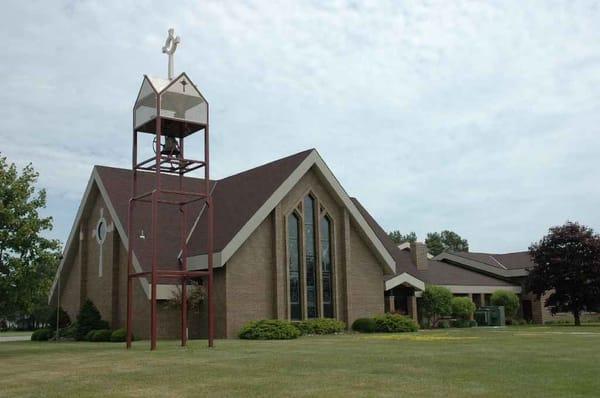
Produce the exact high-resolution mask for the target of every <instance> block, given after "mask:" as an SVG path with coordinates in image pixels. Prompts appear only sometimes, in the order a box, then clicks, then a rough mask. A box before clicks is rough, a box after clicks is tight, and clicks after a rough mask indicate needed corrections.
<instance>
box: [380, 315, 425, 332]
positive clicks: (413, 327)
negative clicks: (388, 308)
mask: <svg viewBox="0 0 600 398" xmlns="http://www.w3.org/2000/svg"><path fill="white" fill-rule="evenodd" d="M374 320H375V325H376V328H375V330H376V331H377V332H382V333H397V332H416V331H417V330H419V326H418V325H417V323H416V322H415V321H413V320H412V319H411V318H409V317H406V316H403V315H399V314H384V315H378V316H376V317H375V318H374Z"/></svg>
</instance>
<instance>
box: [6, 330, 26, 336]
mask: <svg viewBox="0 0 600 398" xmlns="http://www.w3.org/2000/svg"><path fill="white" fill-rule="evenodd" d="M31 333H33V332H23V331H14V330H9V331H7V332H0V337H21V336H31Z"/></svg>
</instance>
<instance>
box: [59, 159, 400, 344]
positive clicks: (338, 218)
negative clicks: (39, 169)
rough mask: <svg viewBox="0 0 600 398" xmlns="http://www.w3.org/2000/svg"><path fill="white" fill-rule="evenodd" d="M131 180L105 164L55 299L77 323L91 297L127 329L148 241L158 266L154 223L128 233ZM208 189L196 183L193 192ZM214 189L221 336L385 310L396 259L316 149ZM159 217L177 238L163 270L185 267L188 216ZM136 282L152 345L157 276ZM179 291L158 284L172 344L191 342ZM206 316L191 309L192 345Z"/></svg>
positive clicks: (136, 325)
mask: <svg viewBox="0 0 600 398" xmlns="http://www.w3.org/2000/svg"><path fill="white" fill-rule="evenodd" d="M138 178H139V184H140V185H141V186H142V187H147V188H150V187H151V186H152V183H153V178H154V176H153V173H148V172H146V173H139V174H138ZM131 179H132V171H131V170H128V169H118V168H111V167H103V166H95V167H94V169H93V171H92V175H91V176H90V180H89V182H88V185H87V188H86V190H85V193H84V195H83V199H82V201H81V205H80V207H79V210H78V212H77V215H76V218H75V222H74V224H73V228H72V231H71V233H70V236H69V238H68V241H67V244H66V247H65V251H64V256H63V260H62V262H61V264H60V269H59V271H58V274H57V279H56V280H55V283H54V285H53V288H52V291H51V295H50V300H51V302H52V303H54V304H56V299H57V297H58V296H59V295H60V305H61V306H62V307H63V308H64V309H65V310H66V311H67V312H68V313H69V316H70V317H71V318H73V319H74V318H75V316H76V314H77V312H78V310H79V308H80V306H81V304H82V303H83V301H84V300H85V299H87V298H89V299H91V300H92V301H93V302H94V304H95V305H96V306H97V307H98V309H99V310H100V312H101V314H102V317H103V318H104V319H106V320H107V321H109V323H110V324H111V327H112V328H118V327H124V326H125V319H126V301H127V298H126V291H127V249H128V244H129V242H130V241H131V240H137V241H138V242H137V243H136V245H135V247H136V248H139V249H137V250H136V251H135V259H134V260H135V261H134V266H135V267H136V268H137V271H138V272H142V271H144V270H148V269H149V267H150V261H149V253H148V250H144V249H145V248H146V246H145V241H148V240H149V239H150V237H149V236H147V235H149V233H148V231H150V230H151V226H150V225H149V224H150V223H149V219H150V216H149V214H146V216H147V217H146V218H145V219H144V218H142V220H141V222H140V224H139V225H136V228H135V229H134V233H132V234H131V236H128V234H127V206H128V202H129V198H130V196H131V193H130V185H131ZM177 179H178V177H175V176H163V182H162V183H163V184H165V186H166V187H174V186H176V185H177ZM202 183H203V181H202V179H198V178H188V177H186V178H185V180H184V184H185V187H186V189H189V190H194V189H195V188H196V186H200V185H201V184H202ZM211 186H212V195H213V198H214V204H215V205H214V206H215V207H214V228H215V229H214V234H215V237H214V267H215V271H214V284H215V286H214V295H215V296H214V297H215V317H216V322H215V326H216V337H235V336H237V333H238V332H239V330H240V328H241V327H242V325H243V324H244V323H246V322H248V321H251V320H257V319H289V320H300V319H309V318H317V317H330V318H336V319H339V320H342V321H344V322H346V323H347V324H351V323H352V322H353V321H354V320H355V319H357V318H360V317H368V316H373V315H376V314H380V313H383V312H384V309H385V308H384V294H383V292H384V278H385V276H387V275H393V274H394V272H395V267H396V266H395V261H394V259H393V258H392V256H391V255H390V253H389V252H388V251H387V250H386V249H385V247H384V246H383V244H382V242H381V240H380V239H379V238H378V237H377V235H376V234H375V232H374V230H373V229H372V228H371V226H370V225H369V223H368V222H367V221H366V220H365V217H364V215H363V212H361V210H360V209H359V207H358V206H357V202H356V201H355V200H353V199H352V198H350V197H349V196H348V194H347V193H346V191H345V190H344V189H343V187H342V186H341V185H340V184H339V182H338V180H337V179H336V178H335V176H334V175H333V173H332V172H331V170H330V169H329V168H328V167H327V165H326V164H325V162H324V161H323V159H322V158H321V157H320V156H319V154H318V152H317V151H316V150H314V149H313V150H307V151H304V152H300V153H297V154H294V155H292V156H289V157H286V158H283V159H279V160H276V161H274V162H271V163H268V164H265V165H263V166H259V167H256V168H253V169H251V170H247V171H244V172H242V173H239V174H236V175H232V176H230V177H227V178H223V179H221V180H215V181H211ZM142 190H143V189H142ZM165 211H166V209H165ZM159 218H161V219H162V221H164V222H163V223H162V224H161V225H163V227H162V230H161V236H162V237H164V239H165V244H164V245H163V250H162V257H163V258H162V259H161V263H164V264H177V263H178V258H179V257H180V255H181V253H180V250H179V246H178V244H177V238H176V237H177V236H178V230H177V223H176V222H174V221H173V220H174V219H176V217H172V215H169V214H167V213H165V214H164V216H161V215H159ZM193 221H194V225H195V228H194V229H193V231H192V233H191V235H190V238H189V249H188V264H189V267H190V270H202V269H206V266H207V264H206V262H207V261H206V255H205V251H206V238H205V237H204V236H202V234H201V233H200V231H202V228H201V226H202V225H203V224H205V223H206V222H207V219H206V213H205V212H203V211H202V209H199V211H198V217H197V219H195V220H193ZM144 231H145V232H144ZM145 235H146V236H145ZM169 240H171V241H172V242H171V243H169ZM58 278H60V291H59V290H58V285H59V284H58ZM134 282H135V283H134V287H135V288H134V304H133V308H134V313H135V316H134V317H133V320H134V322H133V333H134V335H135V336H136V337H141V338H146V337H148V333H149V327H148V325H149V322H150V307H149V305H148V301H149V299H150V289H149V283H148V281H147V279H146V278H138V279H136V280H135V281H134ZM176 288H177V286H176V284H172V285H171V284H159V285H158V289H157V295H158V297H157V299H158V301H159V305H158V330H159V337H161V338H176V337H177V336H179V333H180V329H179V328H180V322H179V313H178V311H177V310H176V309H172V308H171V307H169V306H168V305H165V304H166V302H167V301H168V300H169V299H171V298H172V297H173V296H174V291H175V290H176ZM206 314H207V311H206V308H202V309H200V310H199V311H193V310H192V309H190V310H189V319H190V325H189V335H190V337H204V336H205V333H206V322H207V319H206V316H207V315H206Z"/></svg>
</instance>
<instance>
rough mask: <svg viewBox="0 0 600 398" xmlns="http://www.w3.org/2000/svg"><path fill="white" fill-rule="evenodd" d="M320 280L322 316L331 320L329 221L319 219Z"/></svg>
mask: <svg viewBox="0 0 600 398" xmlns="http://www.w3.org/2000/svg"><path fill="white" fill-rule="evenodd" d="M320 238H321V280H322V281H323V316H324V317H325V318H333V278H332V266H331V264H332V262H333V261H332V257H331V220H329V217H327V216H322V217H321V237H320Z"/></svg>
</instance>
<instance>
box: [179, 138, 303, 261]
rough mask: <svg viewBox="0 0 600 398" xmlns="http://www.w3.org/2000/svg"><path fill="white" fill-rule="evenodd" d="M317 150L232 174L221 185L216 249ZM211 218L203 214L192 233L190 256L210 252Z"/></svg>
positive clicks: (216, 193)
mask: <svg viewBox="0 0 600 398" xmlns="http://www.w3.org/2000/svg"><path fill="white" fill-rule="evenodd" d="M312 151H313V149H310V150H307V151H303V152H300V153H297V154H295V155H292V156H288V157H285V158H283V159H279V160H276V161H274V162H271V163H267V164H265V165H262V166H259V167H256V168H254V169H250V170H247V171H244V172H242V173H239V174H235V175H232V176H230V177H227V178H224V179H222V180H219V181H218V182H217V185H216V187H215V190H214V192H213V199H214V202H215V213H214V214H215V226H214V227H215V229H214V231H215V238H214V250H215V251H216V252H219V251H221V250H222V249H223V248H224V247H225V246H226V245H227V244H228V243H229V242H230V241H231V239H232V238H233V237H234V236H235V235H236V234H237V233H238V232H239V230H240V229H241V228H242V227H243V226H244V225H245V224H246V222H247V221H248V220H249V219H250V217H252V215H254V213H256V211H257V210H258V209H259V208H260V207H261V206H262V205H263V204H264V203H265V202H266V201H267V199H268V198H269V197H270V196H271V195H272V194H273V192H275V190H276V189H277V188H278V187H279V186H280V185H281V184H282V183H283V182H284V181H285V179H286V178H287V177H289V175H290V174H291V173H292V172H293V171H294V170H295V169H296V168H297V167H298V166H299V165H300V163H302V161H303V160H304V159H306V157H308V155H310V153H311V152H312ZM206 225H207V217H206V214H205V213H203V214H202V216H201V217H200V221H199V223H198V226H197V227H196V229H195V230H194V232H193V234H192V238H191V241H190V251H189V255H190V256H194V255H198V254H202V253H205V252H206V243H207V242H206V233H205V231H206Z"/></svg>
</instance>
